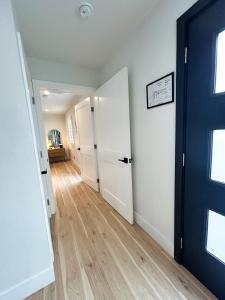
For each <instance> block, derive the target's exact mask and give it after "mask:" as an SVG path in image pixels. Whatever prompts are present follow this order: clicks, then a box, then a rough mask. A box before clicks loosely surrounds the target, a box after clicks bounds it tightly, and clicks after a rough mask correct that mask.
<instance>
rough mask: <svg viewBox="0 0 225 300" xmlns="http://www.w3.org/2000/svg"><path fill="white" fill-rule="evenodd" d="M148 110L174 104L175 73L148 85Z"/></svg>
mask: <svg viewBox="0 0 225 300" xmlns="http://www.w3.org/2000/svg"><path fill="white" fill-rule="evenodd" d="M146 99H147V109H151V108H154V107H158V106H162V105H165V104H169V103H173V102H174V72H171V73H169V74H167V75H165V76H163V77H161V78H159V79H157V80H155V81H153V82H151V83H149V84H148V85H146Z"/></svg>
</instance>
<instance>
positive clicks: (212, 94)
mask: <svg viewBox="0 0 225 300" xmlns="http://www.w3.org/2000/svg"><path fill="white" fill-rule="evenodd" d="M186 112H187V115H186V138H185V148H186V151H185V170H184V172H185V185H184V186H185V194H184V232H183V264H184V265H185V267H186V268H187V269H189V270H190V271H191V272H192V273H193V274H194V275H195V276H196V277H197V278H199V279H200V280H201V281H202V282H203V283H204V284H205V285H206V286H207V287H208V288H209V289H210V290H212V292H214V294H215V295H217V297H219V298H220V299H225V0H217V1H216V0H215V1H214V2H212V4H211V5H210V6H208V7H207V8H206V9H205V10H204V11H202V12H201V13H200V14H199V15H197V16H196V17H195V18H193V19H192V20H191V21H190V23H189V25H188V65H187V104H186Z"/></svg>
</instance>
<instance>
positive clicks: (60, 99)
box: [41, 92, 83, 114]
mask: <svg viewBox="0 0 225 300" xmlns="http://www.w3.org/2000/svg"><path fill="white" fill-rule="evenodd" d="M41 94H42V110H43V112H44V113H46V114H65V113H66V112H67V111H68V109H69V108H71V107H72V106H73V105H75V104H77V103H78V102H79V101H80V100H81V99H82V98H83V97H82V96H81V95H75V94H72V93H60V92H51V94H50V95H49V96H43V93H42V92H41Z"/></svg>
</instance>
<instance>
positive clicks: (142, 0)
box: [13, 0, 159, 68]
mask: <svg viewBox="0 0 225 300" xmlns="http://www.w3.org/2000/svg"><path fill="white" fill-rule="evenodd" d="M158 1H159V0H89V2H91V3H93V5H94V8H95V12H94V15H93V16H92V17H91V18H90V19H88V20H82V19H81V18H80V17H79V15H78V13H77V6H78V4H79V3H80V0H13V2H14V4H15V8H16V13H17V18H18V23H19V27H20V31H21V34H22V37H23V41H24V44H25V49H26V51H27V54H28V56H31V57H36V58H41V59H47V60H52V61H57V62H62V63H68V64H77V65H80V66H83V67H89V68H100V67H102V66H103V65H104V63H105V62H106V61H107V60H108V59H109V58H110V57H111V56H112V55H113V53H114V52H115V51H116V49H117V48H118V47H119V46H120V45H121V44H122V43H123V42H124V40H126V39H128V38H129V37H130V36H131V35H132V33H133V31H134V30H135V28H136V27H138V26H139V24H141V23H142V22H143V21H144V19H145V17H146V16H147V15H148V14H149V13H150V11H151V10H152V8H153V7H154V5H155V4H156V3H157V2H158Z"/></svg>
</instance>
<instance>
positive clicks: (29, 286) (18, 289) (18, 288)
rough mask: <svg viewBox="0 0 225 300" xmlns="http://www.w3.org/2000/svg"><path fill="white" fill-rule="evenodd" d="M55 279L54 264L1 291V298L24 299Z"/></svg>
mask: <svg viewBox="0 0 225 300" xmlns="http://www.w3.org/2000/svg"><path fill="white" fill-rule="evenodd" d="M54 281H55V275H54V269H53V266H52V267H51V268H49V269H46V270H44V271H42V272H40V273H39V274H36V275H34V276H32V277H30V278H28V279H26V280H24V281H22V282H20V283H18V284H16V285H14V286H12V287H11V288H9V289H8V290H5V291H3V292H0V300H22V299H25V298H26V297H28V296H30V295H32V294H34V293H36V292H37V291H39V290H40V289H42V288H43V287H45V286H47V285H49V284H50V283H52V282H54Z"/></svg>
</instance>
